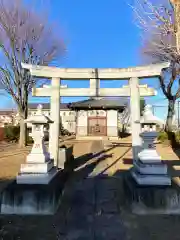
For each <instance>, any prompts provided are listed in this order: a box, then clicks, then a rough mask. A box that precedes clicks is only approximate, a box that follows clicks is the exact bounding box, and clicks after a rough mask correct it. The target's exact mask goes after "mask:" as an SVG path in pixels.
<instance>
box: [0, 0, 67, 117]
mask: <svg viewBox="0 0 180 240" xmlns="http://www.w3.org/2000/svg"><path fill="white" fill-rule="evenodd" d="M36 2H37V1H36ZM46 10H47V9H46ZM43 13H44V12H36V11H34V10H33V8H32V6H31V7H30V6H28V5H27V4H25V3H24V1H23V0H13V1H7V0H0V49H1V52H0V54H1V59H2V64H0V65H1V67H0V81H1V82H2V85H3V86H4V89H5V90H6V91H7V92H8V93H9V94H10V95H11V96H12V97H13V99H14V100H15V102H16V104H17V107H18V109H19V111H20V115H21V116H25V115H26V114H25V112H26V111H27V101H28V94H29V92H30V91H31V88H32V86H33V84H34V83H35V81H34V79H33V78H32V77H31V76H30V74H29V72H28V71H26V70H24V69H22V67H21V62H25V63H29V64H42V65H48V64H49V63H51V62H52V61H54V60H55V59H57V58H59V57H60V56H61V55H62V54H63V52H64V50H65V48H64V45H63V43H62V40H61V38H60V37H59V36H58V35H57V34H56V33H55V32H54V31H53V26H51V25H50V24H49V21H48V16H47V14H46V15H44V14H43Z"/></svg>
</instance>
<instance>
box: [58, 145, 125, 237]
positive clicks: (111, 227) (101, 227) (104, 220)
mask: <svg viewBox="0 0 180 240" xmlns="http://www.w3.org/2000/svg"><path fill="white" fill-rule="evenodd" d="M98 146H99V147H98ZM91 148H92V149H91V152H94V153H96V152H98V150H99V151H102V150H103V149H102V145H101V144H100V143H98V142H97V143H96V144H94V143H93V144H92V147H91ZM109 157H110V156H109V154H108V152H107V153H106V154H101V155H98V156H97V157H95V158H93V159H92V160H91V163H89V165H86V166H85V167H84V168H83V169H80V170H79V171H77V172H76V173H75V175H74V178H72V179H71V181H70V182H69V183H68V185H67V186H66V188H65V191H64V195H63V198H62V203H61V207H60V211H61V212H62V211H64V214H62V218H61V219H58V221H57V224H56V226H59V227H57V228H58V232H59V239H63V240H76V239H78V240H82V239H84V240H85V239H87V240H95V239H97V240H101V239H102V240H116V239H118V240H119V239H122V240H125V239H126V238H125V237H126V236H125V231H124V227H123V222H122V219H121V209H120V203H121V199H120V197H121V196H122V195H121V194H120V193H121V181H120V177H109V176H108V174H106V175H103V176H102V175H100V176H99V173H101V171H103V170H104V169H106V167H107V166H108V158H109ZM93 160H94V162H93ZM94 170H95V171H94ZM61 208H62V209H61ZM59 222H61V223H63V224H61V226H60V225H59V224H58V223H59Z"/></svg>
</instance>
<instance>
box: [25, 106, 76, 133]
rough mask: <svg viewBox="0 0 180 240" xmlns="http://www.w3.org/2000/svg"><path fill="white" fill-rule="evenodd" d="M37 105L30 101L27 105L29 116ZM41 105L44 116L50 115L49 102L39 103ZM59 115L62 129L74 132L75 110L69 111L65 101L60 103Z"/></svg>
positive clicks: (33, 112)
mask: <svg viewBox="0 0 180 240" xmlns="http://www.w3.org/2000/svg"><path fill="white" fill-rule="evenodd" d="M38 105H39V103H30V104H29V105H28V115H29V116H32V115H35V113H36V111H37V106H38ZM41 105H42V106H43V113H44V114H45V115H46V116H50V104H49V103H41ZM60 117H61V123H62V126H63V127H64V129H66V130H68V131H69V132H70V133H75V132H76V112H75V111H71V110H70V109H69V108H68V104H67V103H61V104H60ZM29 126H30V125H29Z"/></svg>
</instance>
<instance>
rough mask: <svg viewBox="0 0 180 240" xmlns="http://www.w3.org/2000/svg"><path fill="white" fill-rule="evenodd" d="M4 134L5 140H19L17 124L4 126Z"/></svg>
mask: <svg viewBox="0 0 180 240" xmlns="http://www.w3.org/2000/svg"><path fill="white" fill-rule="evenodd" d="M4 135H5V139H6V140H7V141H15V142H17V141H18V140H19V135H20V127H19V126H10V125H9V126H6V127H5V128H4Z"/></svg>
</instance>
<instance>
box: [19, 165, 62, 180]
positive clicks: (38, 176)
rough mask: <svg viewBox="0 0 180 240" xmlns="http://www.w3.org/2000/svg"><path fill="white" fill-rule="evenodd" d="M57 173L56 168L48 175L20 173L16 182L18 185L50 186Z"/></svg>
mask: <svg viewBox="0 0 180 240" xmlns="http://www.w3.org/2000/svg"><path fill="white" fill-rule="evenodd" d="M57 173H58V171H57V169H56V168H55V167H54V168H52V169H51V170H50V171H49V172H48V173H19V174H18V176H17V177H16V182H17V184H49V183H50V181H51V180H52V179H53V178H54V177H55V176H56V174H57Z"/></svg>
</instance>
